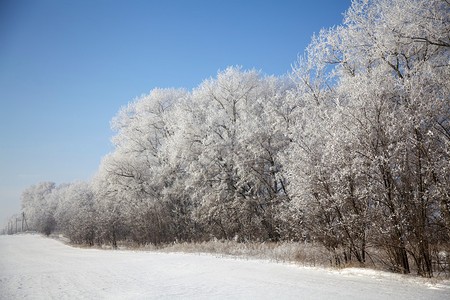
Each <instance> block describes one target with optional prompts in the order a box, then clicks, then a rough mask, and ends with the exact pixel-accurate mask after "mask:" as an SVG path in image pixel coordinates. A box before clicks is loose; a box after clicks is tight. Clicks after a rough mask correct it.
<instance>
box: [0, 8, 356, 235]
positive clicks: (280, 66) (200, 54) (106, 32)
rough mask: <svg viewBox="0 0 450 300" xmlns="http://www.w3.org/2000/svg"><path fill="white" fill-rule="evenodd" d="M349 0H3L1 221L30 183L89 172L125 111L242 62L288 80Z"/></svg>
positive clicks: (0, 10)
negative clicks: (156, 91) (153, 94)
mask: <svg viewBox="0 0 450 300" xmlns="http://www.w3.org/2000/svg"><path fill="white" fill-rule="evenodd" d="M350 2H351V1H350V0H347V1H343V0H314V1H301V0H297V1H285V0H272V1H264V0H256V1H246V0H238V1H233V0H231V1H230V0H223V1H215V0H204V1H200V0H198V1H196V0H190V1H188V0H185V1H181V0H180V1H171V0H164V1H163V0H160V1H151V0H148V1H137V0H136V1H134V0H129V1H125V0H124V1H113V0H110V1H107V0H76V1H75V0H73V1H68V0H52V1H51V0H20V1H16V0H0V226H2V224H3V221H4V220H5V218H6V217H8V216H10V215H12V214H14V213H16V212H20V194H21V191H22V190H24V189H25V188H27V187H28V186H30V185H32V184H35V183H38V182H40V181H54V182H56V183H58V184H59V183H63V182H72V181H75V180H88V179H90V178H91V177H92V176H93V175H94V174H95V172H96V170H97V168H98V166H99V164H100V161H101V158H102V157H103V156H104V155H106V154H107V153H108V152H111V151H112V150H113V148H112V145H111V143H110V138H111V137H112V136H113V134H114V133H113V132H112V131H111V130H110V128H109V122H110V120H111V119H112V118H113V117H114V115H115V114H116V113H117V112H118V110H119V109H120V107H121V106H123V105H126V104H127V103H128V102H130V101H132V100H133V99H134V98H136V97H138V96H140V95H142V94H144V93H148V92H149V91H150V90H151V89H153V88H155V87H161V88H165V87H183V88H186V89H189V90H190V89H192V88H194V87H196V86H197V85H198V84H200V83H201V82H202V81H203V80H204V79H207V78H209V77H215V75H216V73H217V71H218V70H219V69H220V70H223V69H225V68H226V67H227V66H231V65H241V66H243V68H244V69H253V68H254V69H257V70H261V71H262V72H263V73H265V74H269V75H272V74H274V75H283V74H285V73H286V72H289V71H290V69H291V64H293V63H294V62H295V60H296V58H297V55H298V54H299V53H303V51H304V49H305V47H306V46H307V45H308V44H309V42H310V40H311V36H312V35H313V34H314V33H318V32H319V30H320V29H321V28H328V27H330V26H333V25H338V24H340V23H341V21H342V18H343V16H342V14H343V12H345V11H346V10H347V8H348V7H349V6H350Z"/></svg>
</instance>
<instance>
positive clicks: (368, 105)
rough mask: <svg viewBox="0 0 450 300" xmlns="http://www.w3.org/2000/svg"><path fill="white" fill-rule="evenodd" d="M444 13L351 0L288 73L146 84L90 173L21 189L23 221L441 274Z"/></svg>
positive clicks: (434, 3)
mask: <svg viewBox="0 0 450 300" xmlns="http://www.w3.org/2000/svg"><path fill="white" fill-rule="evenodd" d="M449 12H450V3H449V2H448V1H446V0H428V1H425V0H424V1H419V0H360V1H353V2H352V5H351V7H350V8H349V9H348V10H347V12H346V13H345V15H344V21H343V23H342V24H341V25H339V26H336V27H333V28H330V29H327V30H322V31H320V33H319V34H317V35H315V36H313V38H312V42H311V44H310V45H309V46H308V47H307V49H306V50H305V53H304V54H303V55H301V56H299V58H298V60H297V62H296V63H295V65H294V66H293V70H292V72H291V73H290V74H287V75H285V76H282V77H275V76H265V75H262V74H261V72H258V71H255V70H250V71H247V70H242V68H240V67H229V68H227V69H226V70H223V71H219V72H218V74H217V77H216V78H211V79H207V80H205V81H203V82H202V83H201V84H200V85H199V86H198V87H197V88H195V89H193V90H192V91H186V90H183V89H154V90H152V91H151V92H150V93H149V94H148V95H143V96H142V97H140V98H137V99H136V100H135V101H133V102H131V103H129V104H128V105H127V106H124V107H123V108H122V109H121V110H120V111H119V112H118V114H117V116H116V117H115V118H114V119H113V120H112V128H113V130H114V131H115V132H116V135H115V136H114V137H113V139H112V141H113V143H114V145H115V150H114V151H113V152H112V153H110V154H108V155H107V156H106V157H104V158H103V160H102V163H101V165H100V167H99V170H98V172H97V174H96V175H95V176H94V178H93V179H92V180H90V181H89V182H75V183H70V184H61V185H55V184H54V183H51V182H42V183H38V184H36V185H33V186H31V187H29V188H28V189H26V190H25V191H24V192H23V194H22V198H21V201H22V209H23V212H24V213H25V215H26V216H27V220H28V225H29V227H30V228H33V229H35V230H38V231H41V232H44V233H47V234H49V233H51V232H52V231H54V230H58V231H60V232H63V233H64V234H65V235H67V236H68V237H69V238H70V239H71V241H72V242H74V243H83V244H88V245H94V244H96V243H98V244H105V243H108V244H111V245H113V246H117V242H118V241H122V240H130V241H133V242H135V243H138V244H148V243H152V244H165V243H173V242H184V241H187V242H197V241H206V240H211V239H219V240H220V239H222V240H236V241H238V242H246V241H257V242H269V241H270V242H283V241H299V242H300V241H301V242H310V243H318V244H321V245H322V246H323V247H325V248H326V249H327V250H328V251H329V253H330V259H331V262H332V263H333V264H335V265H345V264H352V263H357V264H360V265H366V264H372V263H375V262H377V263H380V261H381V263H382V264H384V265H385V266H386V267H388V268H389V269H391V270H392V271H395V272H401V273H410V272H411V271H413V270H414V271H416V272H417V273H418V274H420V275H422V276H428V277H431V276H433V274H435V273H436V272H448V271H449V270H450V185H449V182H450V178H449V177H450V175H449V174H450V172H449V168H450V164H449V155H450V151H449V149H450V147H449V146H450V124H449V116H450V114H449V113H450V105H449V95H450V93H449V92H450V68H449V62H450V18H449V17H450V13H449ZM381 258H382V259H381Z"/></svg>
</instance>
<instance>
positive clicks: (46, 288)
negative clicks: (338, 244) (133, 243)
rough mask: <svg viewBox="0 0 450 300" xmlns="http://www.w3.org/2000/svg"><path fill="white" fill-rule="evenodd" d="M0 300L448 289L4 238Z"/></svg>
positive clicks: (445, 293)
mask: <svg viewBox="0 0 450 300" xmlns="http://www.w3.org/2000/svg"><path fill="white" fill-rule="evenodd" d="M0 298H1V299H23V298H26V299H173V298H178V299H352V298H353V299H450V284H449V283H448V282H444V283H442V282H441V283H439V284H429V283H428V284H427V283H426V281H423V282H421V281H420V280H410V279H409V278H406V277H404V276H400V275H395V274H389V273H384V272H378V271H371V270H361V269H345V270H342V271H333V270H327V269H316V268H303V267H299V266H296V265H290V264H280V263H272V262H268V261H262V260H243V259H233V258H218V257H214V256H212V255H195V254H166V253H155V252H146V251H120V250H116V251H114V250H96V249H80V248H74V247H70V246H67V245H65V244H63V243H62V242H59V241H56V240H52V239H48V238H44V237H41V236H39V235H16V236H0Z"/></svg>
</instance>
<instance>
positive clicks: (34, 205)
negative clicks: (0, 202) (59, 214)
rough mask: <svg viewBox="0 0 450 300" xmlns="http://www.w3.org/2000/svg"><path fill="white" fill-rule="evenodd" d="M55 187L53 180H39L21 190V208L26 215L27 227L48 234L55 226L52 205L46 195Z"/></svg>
mask: <svg viewBox="0 0 450 300" xmlns="http://www.w3.org/2000/svg"><path fill="white" fill-rule="evenodd" d="M54 188H55V183H54V182H40V183H38V184H36V185H32V186H30V187H29V188H27V189H26V190H25V191H23V192H22V195H21V208H22V210H23V212H24V213H25V215H26V216H27V221H28V225H29V228H30V229H32V230H37V231H39V232H42V233H45V234H46V235H49V234H50V233H51V232H52V231H53V229H54V228H55V226H56V223H55V219H54V216H53V213H54V208H55V207H54V205H53V204H52V203H50V202H49V201H48V200H49V199H48V196H49V195H50V193H51V192H52V190H53V189H54Z"/></svg>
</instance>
